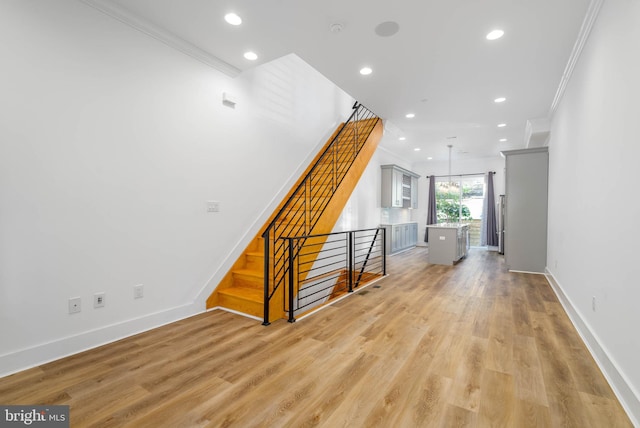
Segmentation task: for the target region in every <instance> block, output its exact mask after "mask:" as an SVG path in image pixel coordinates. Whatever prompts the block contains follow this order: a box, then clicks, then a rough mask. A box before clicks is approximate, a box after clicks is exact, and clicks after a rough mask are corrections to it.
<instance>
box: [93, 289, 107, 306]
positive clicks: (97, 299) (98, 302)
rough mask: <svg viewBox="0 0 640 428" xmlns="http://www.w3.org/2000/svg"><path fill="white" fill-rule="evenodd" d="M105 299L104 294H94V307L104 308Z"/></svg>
mask: <svg viewBox="0 0 640 428" xmlns="http://www.w3.org/2000/svg"><path fill="white" fill-rule="evenodd" d="M104 299H105V294H104V292H102V293H96V294H94V295H93V307H94V308H104V304H105V301H104Z"/></svg>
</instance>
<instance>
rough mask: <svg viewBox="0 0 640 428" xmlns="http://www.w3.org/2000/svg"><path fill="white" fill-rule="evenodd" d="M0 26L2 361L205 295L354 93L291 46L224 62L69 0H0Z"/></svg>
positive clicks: (177, 310) (191, 305) (21, 362)
mask: <svg viewBox="0 0 640 428" xmlns="http://www.w3.org/2000/svg"><path fill="white" fill-rule="evenodd" d="M0 39H1V40H3V43H1V44H0V69H1V70H2V79H0V94H2V96H1V97H0V131H1V133H0V135H1V141H0V338H1V339H0V376H1V375H2V374H6V373H10V372H12V371H16V370H18V369H22V368H25V367H27V366H30V365H34V364H38V363H41V362H43V361H47V360H50V359H53V358H57V357H60V356H63V355H66V354H70V353H73V352H77V351H79V350H82V349H86V348H88V347H91V346H95V345H97V344H100V343H104V342H108V341H111V340H114V339H116V338H119V337H122V336H126V335H129V334H132V333H135V332H137V331H141V330H144V329H148V328H151V327H154V326H157V325H160V324H163V323H166V322H170V321H173V320H175V319H179V318H181V317H184V316H188V315H191V314H193V313H197V312H200V311H202V310H204V307H205V299H206V297H207V296H208V295H209V294H210V292H211V291H212V290H213V288H214V287H215V285H217V283H218V281H219V279H220V278H221V277H222V275H224V274H225V273H226V271H227V269H228V267H229V266H230V265H231V263H233V261H235V259H236V258H237V255H238V254H239V252H240V251H242V250H243V249H244V247H245V245H246V243H247V242H248V240H249V239H250V238H252V237H253V235H255V233H257V231H258V229H259V228H260V227H261V226H262V224H263V222H264V221H265V220H266V216H267V215H268V214H269V213H270V212H271V211H272V209H273V207H274V206H275V204H276V203H277V202H278V201H279V197H281V196H282V193H283V192H285V191H286V190H288V189H289V187H290V185H291V184H292V181H293V180H294V179H295V178H297V176H298V175H299V172H300V171H301V170H302V169H303V168H304V166H306V163H307V161H308V160H309V159H310V158H311V157H312V156H313V154H314V153H315V151H317V149H318V148H319V147H320V146H321V145H322V144H324V142H325V141H326V139H327V138H328V136H330V134H331V132H332V131H333V129H335V127H336V126H337V124H338V122H339V121H341V120H343V119H344V118H345V117H347V116H348V114H349V113H350V111H351V110H350V107H351V105H352V102H353V100H352V99H351V97H349V96H348V95H347V94H345V93H344V92H342V91H341V90H339V89H337V88H336V87H335V85H333V84H331V83H330V82H329V81H328V80H326V79H325V78H324V77H322V76H321V75H320V74H319V73H317V72H315V71H314V70H313V69H311V67H309V66H308V65H307V64H305V63H304V62H303V61H302V60H300V59H299V58H297V57H295V56H287V57H284V58H282V59H280V60H277V61H274V62H272V63H270V64H265V65H263V66H261V67H258V68H255V69H253V70H251V71H249V72H246V73H244V74H242V75H240V76H239V77H237V78H235V79H232V78H230V77H228V76H226V75H224V74H222V73H220V72H218V71H216V70H214V69H212V68H210V67H208V66H206V65H204V64H202V63H200V62H198V61H196V60H194V59H193V58H191V57H188V56H186V55H184V54H183V53H180V52H178V51H175V50H173V49H171V48H169V47H167V46H166V45H164V44H162V43H160V42H159V41H157V40H155V39H153V38H151V37H148V36H146V35H144V34H142V33H141V32H138V31H136V30H134V29H132V28H130V27H128V26H126V25H124V24H122V23H120V22H119V21H116V20H114V19H112V18H110V17H108V16H106V15H104V14H102V13H101V12H99V11H97V10H95V9H93V8H91V7H89V6H87V5H85V4H83V3H81V2H77V1H72V0H63V1H56V2H51V1H45V0H41V1H30V2H25V1H22V0H4V1H3V2H1V3H0ZM224 91H228V92H231V93H233V94H234V95H235V96H236V97H237V99H238V104H237V106H236V108H235V109H231V108H228V107H225V106H223V105H222V103H221V97H222V92H224ZM309 100H313V102H309ZM207 200H217V201H220V207H221V211H220V212H219V213H216V214H207V213H206V212H205V211H206V210H205V206H206V201H207ZM134 284H144V287H145V295H144V298H143V299H138V300H134V299H133V290H132V286H133V285H134ZM96 292H105V293H106V307H105V308H101V309H94V308H93V307H92V296H93V294H94V293H96ZM76 296H78V297H81V298H82V306H83V307H82V312H81V313H79V314H74V315H69V314H68V313H67V300H68V299H69V298H70V297H76Z"/></svg>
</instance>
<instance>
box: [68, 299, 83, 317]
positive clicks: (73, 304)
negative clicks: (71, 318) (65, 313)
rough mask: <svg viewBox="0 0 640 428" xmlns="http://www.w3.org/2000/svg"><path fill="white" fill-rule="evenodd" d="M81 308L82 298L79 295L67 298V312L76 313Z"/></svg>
mask: <svg viewBox="0 0 640 428" xmlns="http://www.w3.org/2000/svg"><path fill="white" fill-rule="evenodd" d="M81 310H82V299H80V297H72V298H70V299H69V313H70V314H77V313H78V312H80V311H81Z"/></svg>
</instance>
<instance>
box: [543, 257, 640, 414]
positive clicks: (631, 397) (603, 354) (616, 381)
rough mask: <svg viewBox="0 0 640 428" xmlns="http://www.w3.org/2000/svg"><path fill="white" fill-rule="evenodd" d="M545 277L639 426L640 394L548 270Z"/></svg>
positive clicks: (619, 398)
mask: <svg viewBox="0 0 640 428" xmlns="http://www.w3.org/2000/svg"><path fill="white" fill-rule="evenodd" d="M545 277H546V278H547V281H549V284H551V288H552V289H553V291H554V293H555V294H556V296H557V297H558V300H559V301H560V303H561V304H562V307H563V308H564V310H565V312H566V313H567V315H568V316H569V319H570V320H571V322H572V323H573V326H574V327H575V328H576V330H577V331H578V334H580V337H581V338H582V341H583V342H584V343H585V345H586V346H587V349H588V350H589V352H590V353H591V356H592V357H593V359H594V360H595V361H596V364H597V365H598V367H600V370H601V371H602V373H603V374H604V376H605V378H606V379H607V381H608V382H609V385H610V386H611V389H613V392H614V393H615V395H616V397H618V400H619V401H620V404H622V407H624V409H625V411H626V412H627V415H628V416H629V419H631V423H633V425H634V426H636V427H638V426H640V394H638V393H637V392H636V391H635V389H634V388H633V386H632V385H631V384H630V383H629V382H628V381H627V378H626V376H625V375H624V373H623V372H622V371H621V370H620V368H619V367H618V365H617V364H616V363H615V360H614V359H613V358H611V357H610V353H609V352H608V351H607V349H606V348H605V347H604V345H603V344H602V342H601V341H600V340H599V339H598V336H597V335H596V334H595V333H594V332H593V331H592V330H591V328H590V327H589V324H588V323H587V322H586V321H585V320H584V318H583V317H582V316H581V315H580V311H579V310H578V309H577V308H576V307H575V306H574V305H573V303H572V302H571V299H569V297H568V296H567V295H566V294H565V293H564V291H563V289H562V286H561V285H560V284H559V283H558V281H557V280H556V278H555V277H554V276H553V274H552V273H551V271H549V269H546V271H545Z"/></svg>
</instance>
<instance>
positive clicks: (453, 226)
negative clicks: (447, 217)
mask: <svg viewBox="0 0 640 428" xmlns="http://www.w3.org/2000/svg"><path fill="white" fill-rule="evenodd" d="M427 227H431V228H433V229H460V228H463V227H469V225H468V224H467V223H437V224H427Z"/></svg>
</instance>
